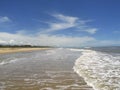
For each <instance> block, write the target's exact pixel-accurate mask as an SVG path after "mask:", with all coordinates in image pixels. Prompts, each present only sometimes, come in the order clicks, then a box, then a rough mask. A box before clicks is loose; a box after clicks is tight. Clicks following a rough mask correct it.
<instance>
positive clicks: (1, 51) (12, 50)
mask: <svg viewBox="0 0 120 90" xmlns="http://www.w3.org/2000/svg"><path fill="white" fill-rule="evenodd" d="M47 49H50V48H22V47H21V48H0V54H6V53H15V52H28V51H36V50H47Z"/></svg>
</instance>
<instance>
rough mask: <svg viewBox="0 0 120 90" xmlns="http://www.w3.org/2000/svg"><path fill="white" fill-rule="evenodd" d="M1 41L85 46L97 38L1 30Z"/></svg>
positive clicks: (4, 42)
mask: <svg viewBox="0 0 120 90" xmlns="http://www.w3.org/2000/svg"><path fill="white" fill-rule="evenodd" d="M0 39H1V43H3V44H16V45H23V44H30V45H47V46H84V45H87V44H88V42H92V41H94V40H95V39H94V38H93V37H88V36H84V37H72V36H58V35H47V34H42V35H38V36H28V35H22V34H10V33H5V32H0Z"/></svg>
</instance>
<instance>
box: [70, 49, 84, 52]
mask: <svg viewBox="0 0 120 90" xmlns="http://www.w3.org/2000/svg"><path fill="white" fill-rule="evenodd" d="M69 50H71V51H80V52H81V51H85V50H84V49H72V48H71V49H69Z"/></svg>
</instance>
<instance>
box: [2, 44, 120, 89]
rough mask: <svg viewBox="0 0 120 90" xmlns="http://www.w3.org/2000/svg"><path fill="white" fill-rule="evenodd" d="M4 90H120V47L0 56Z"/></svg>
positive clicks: (62, 49)
mask: <svg viewBox="0 0 120 90" xmlns="http://www.w3.org/2000/svg"><path fill="white" fill-rule="evenodd" d="M0 90H120V47H119V46H114V47H89V48H88V47H86V48H54V49H49V50H38V51H29V52H18V53H10V54H0Z"/></svg>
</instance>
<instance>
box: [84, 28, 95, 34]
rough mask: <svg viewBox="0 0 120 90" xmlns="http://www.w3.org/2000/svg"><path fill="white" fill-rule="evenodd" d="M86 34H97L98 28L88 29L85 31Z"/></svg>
mask: <svg viewBox="0 0 120 90" xmlns="http://www.w3.org/2000/svg"><path fill="white" fill-rule="evenodd" d="M83 31H84V32H88V33H90V34H95V33H96V32H97V28H90V29H86V30H83Z"/></svg>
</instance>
